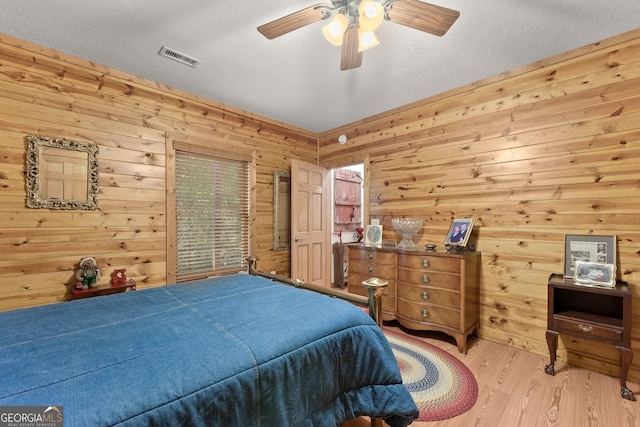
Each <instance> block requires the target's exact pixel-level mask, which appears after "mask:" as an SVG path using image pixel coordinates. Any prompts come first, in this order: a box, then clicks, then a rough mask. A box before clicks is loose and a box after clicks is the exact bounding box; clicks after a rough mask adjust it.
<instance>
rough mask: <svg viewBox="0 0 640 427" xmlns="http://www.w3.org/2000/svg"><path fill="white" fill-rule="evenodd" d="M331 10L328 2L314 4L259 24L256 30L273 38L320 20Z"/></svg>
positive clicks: (331, 7)
mask: <svg viewBox="0 0 640 427" xmlns="http://www.w3.org/2000/svg"><path fill="white" fill-rule="evenodd" d="M332 10H333V6H332V5H330V4H327V3H320V4H316V5H314V6H309V7H307V8H305V9H302V10H299V11H297V12H293V13H292V14H290V15H287V16H284V17H282V18H280V19H276V20H275V21H271V22H269V23H268V24H264V25H261V26H259V27H258V31H259V32H260V33H261V34H262V35H263V36H265V37H266V38H268V39H275V38H276V37H280V36H281V35H283V34H287V33H290V32H291V31H293V30H297V29H298V28H302V27H304V26H306V25H309V24H313V23H314V22H318V21H321V20H322V19H324V18H326V17H328V16H329V13H330V12H331V11H332Z"/></svg>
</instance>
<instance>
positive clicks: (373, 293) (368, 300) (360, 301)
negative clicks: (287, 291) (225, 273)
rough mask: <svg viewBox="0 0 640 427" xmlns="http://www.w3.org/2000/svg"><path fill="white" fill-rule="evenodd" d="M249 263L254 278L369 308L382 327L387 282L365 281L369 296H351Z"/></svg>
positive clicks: (378, 426)
mask: <svg viewBox="0 0 640 427" xmlns="http://www.w3.org/2000/svg"><path fill="white" fill-rule="evenodd" d="M247 262H248V264H249V274H252V275H254V276H260V277H264V278H266V279H271V280H275V281H278V282H281V283H284V284H287V285H291V286H295V287H296V288H300V289H307V290H310V291H313V292H317V293H320V294H324V295H328V296H330V297H333V298H339V299H341V300H344V301H347V302H350V303H352V304H356V305H359V306H362V307H368V309H369V315H370V316H371V318H372V319H373V320H374V321H375V322H376V324H377V325H378V326H380V327H382V293H383V292H384V289H385V288H386V287H387V285H388V282H387V281H384V280H381V279H378V278H376V277H372V278H370V279H368V280H365V281H363V282H362V286H364V287H365V288H366V289H367V292H368V296H367V297H364V296H362V295H356V294H350V293H348V292H344V291H343V292H341V291H338V290H335V289H331V288H325V287H323V286H318V285H313V284H311V283H306V282H305V281H304V280H302V279H291V278H289V277H286V276H282V275H279V274H271V273H265V272H262V271H259V270H258V269H257V264H258V258H257V257H255V256H251V257H248V258H247ZM362 422H363V421H362V420H351V421H347V422H346V423H343V424H342V425H341V427H357V426H361V425H363V424H361V423H362ZM365 425H366V424H365ZM370 425H371V427H383V426H384V422H383V421H382V420H381V419H378V418H371V424H370Z"/></svg>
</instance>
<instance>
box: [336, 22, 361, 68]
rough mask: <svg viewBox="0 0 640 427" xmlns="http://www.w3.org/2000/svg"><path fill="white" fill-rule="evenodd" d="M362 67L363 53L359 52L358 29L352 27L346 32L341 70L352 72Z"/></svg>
mask: <svg viewBox="0 0 640 427" xmlns="http://www.w3.org/2000/svg"><path fill="white" fill-rule="evenodd" d="M360 65H362V52H358V27H357V26H356V25H350V26H349V27H348V28H347V30H346V31H345V32H344V38H343V40H342V54H341V58H340V70H341V71H345V70H350V69H352V68H358V67H359V66H360Z"/></svg>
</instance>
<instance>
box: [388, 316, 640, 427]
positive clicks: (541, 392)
mask: <svg viewBox="0 0 640 427" xmlns="http://www.w3.org/2000/svg"><path fill="white" fill-rule="evenodd" d="M385 327H388V328H390V329H396V330H397V329H398V328H397V327H395V326H394V325H393V324H391V325H389V324H385ZM418 333H419V332H418ZM419 334H420V335H421V337H420V338H421V339H423V340H425V341H427V342H429V343H431V344H434V345H436V346H438V347H440V348H442V349H444V350H446V351H448V352H449V353H450V354H452V355H454V356H456V357H458V358H459V359H460V360H462V361H463V362H464V364H465V365H467V366H468V367H469V369H471V371H472V372H473V373H474V375H475V377H476V380H477V381H478V389H479V394H478V400H477V402H476V404H475V405H474V407H473V408H471V410H469V411H468V412H466V413H464V414H462V415H460V416H458V417H455V418H452V419H449V420H445V421H436V422H414V423H413V424H411V426H412V427H432V426H438V427H471V426H478V427H481V426H486V427H517V426H521V427H533V426H558V427H573V426H576V427H586V426H589V427H596V426H600V427H612V426H615V427H627V426H628V427H632V426H640V401H633V402H632V401H628V400H625V399H623V398H621V397H620V383H619V380H618V378H614V377H610V376H607V375H604V374H600V373H596V372H592V371H589V370H587V369H583V368H578V367H574V366H569V365H567V363H566V362H563V361H557V362H556V365H555V368H556V375H555V376H550V375H547V374H545V373H544V366H545V365H546V364H547V363H549V357H548V356H540V355H537V354H533V353H529V352H527V351H524V350H519V349H515V348H512V347H508V346H506V345H502V344H497V343H494V342H491V341H486V340H482V339H474V338H470V339H469V343H468V344H469V349H468V352H467V354H466V355H465V354H461V353H459V352H458V350H457V347H456V345H455V341H454V340H453V339H452V338H449V337H448V336H446V335H444V334H439V333H433V332H422V333H419ZM436 338H437V339H436ZM638 357H640V356H638ZM627 386H628V387H629V388H630V389H631V391H633V392H634V393H635V395H636V398H640V385H638V384H637V383H632V382H627Z"/></svg>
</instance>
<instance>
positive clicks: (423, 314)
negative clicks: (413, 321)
mask: <svg viewBox="0 0 640 427" xmlns="http://www.w3.org/2000/svg"><path fill="white" fill-rule="evenodd" d="M420 314H421V315H422V317H424V318H427V317H429V316H430V313H429V310H422V311H421V312H420Z"/></svg>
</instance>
